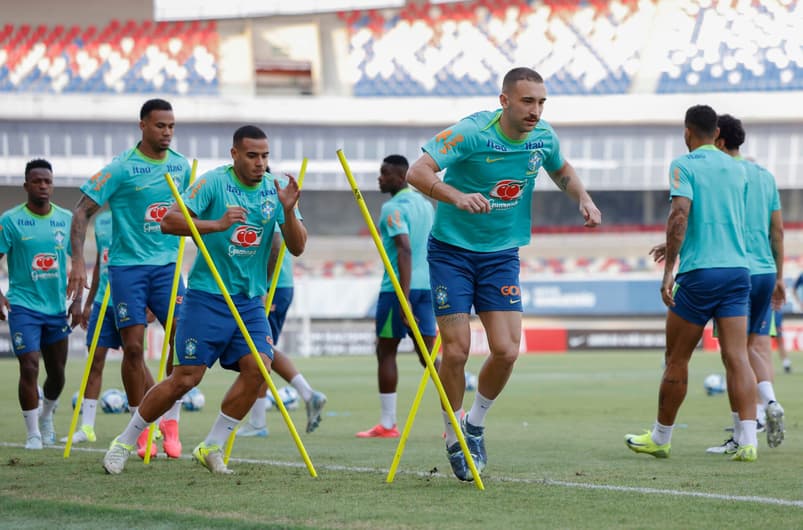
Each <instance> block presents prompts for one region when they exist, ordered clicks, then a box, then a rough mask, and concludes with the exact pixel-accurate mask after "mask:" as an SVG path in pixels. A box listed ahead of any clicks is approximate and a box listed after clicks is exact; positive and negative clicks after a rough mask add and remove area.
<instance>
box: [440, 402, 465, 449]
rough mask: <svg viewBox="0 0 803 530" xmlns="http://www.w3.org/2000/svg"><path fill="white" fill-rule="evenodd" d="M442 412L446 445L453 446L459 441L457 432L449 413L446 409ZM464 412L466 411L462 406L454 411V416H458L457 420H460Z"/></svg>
mask: <svg viewBox="0 0 803 530" xmlns="http://www.w3.org/2000/svg"><path fill="white" fill-rule="evenodd" d="M441 414H443V427H444V430H445V431H446V447H451V446H452V445H454V443H455V442H456V441H457V434H456V433H455V430H454V426H453V425H452V421H451V420H450V419H449V414H448V413H447V412H446V411H445V410H442V411H441ZM463 414H465V412H464V411H463V409H462V408H461V409H460V410H456V411H454V417H455V418H457V421H460V418H462V417H463Z"/></svg>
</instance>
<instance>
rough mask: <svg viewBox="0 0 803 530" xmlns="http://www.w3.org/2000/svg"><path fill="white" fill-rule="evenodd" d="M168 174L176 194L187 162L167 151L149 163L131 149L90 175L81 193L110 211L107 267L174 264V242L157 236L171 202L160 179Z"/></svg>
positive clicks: (184, 180) (184, 183) (181, 186)
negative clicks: (110, 225) (162, 156)
mask: <svg viewBox="0 0 803 530" xmlns="http://www.w3.org/2000/svg"><path fill="white" fill-rule="evenodd" d="M166 173H170V176H171V177H172V178H173V182H175V184H176V187H177V188H178V189H179V191H182V190H184V189H185V188H186V187H187V184H188V183H189V179H190V165H189V163H188V162H187V159H186V158H184V157H183V156H181V155H180V154H178V153H176V152H175V151H172V150H168V151H167V156H166V157H165V159H164V160H153V159H150V158H148V157H146V156H145V155H143V154H142V153H141V152H140V150H139V149H138V148H136V147H135V148H133V149H130V150H128V151H126V152H125V153H123V154H121V155H120V156H118V157H117V158H115V159H114V160H113V161H112V162H111V163H110V164H109V165H107V166H106V167H104V168H103V169H101V170H100V172H98V173H96V174H95V175H94V176H93V177H92V178H90V179H89V181H88V182H86V183H85V184H84V185H83V186H81V191H82V192H84V194H86V196H87V197H89V198H90V199H92V200H93V201H95V202H96V203H98V204H99V205H101V206H103V205H104V204H105V203H106V202H108V203H109V208H110V209H111V211H112V230H113V231H114V234H115V237H114V239H113V241H112V246H111V251H110V259H109V265H115V266H117V265H167V264H168V263H175V261H176V256H177V254H178V243H179V238H178V237H176V236H173V235H166V234H162V231H161V228H160V227H159V223H160V222H161V220H162V217H164V214H165V213H167V210H168V209H169V208H170V206H171V205H172V204H173V202H174V200H173V194H172V193H171V192H170V187H169V186H168V185H167V182H166V181H165V174H166Z"/></svg>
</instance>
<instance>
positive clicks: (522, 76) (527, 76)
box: [502, 66, 544, 92]
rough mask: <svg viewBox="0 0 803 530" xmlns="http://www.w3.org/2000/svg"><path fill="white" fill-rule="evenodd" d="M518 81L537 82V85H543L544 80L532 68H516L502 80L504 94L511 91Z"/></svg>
mask: <svg viewBox="0 0 803 530" xmlns="http://www.w3.org/2000/svg"><path fill="white" fill-rule="evenodd" d="M518 81H535V82H536V83H543V82H544V78H543V77H541V74H539V73H538V72H536V71H535V70H533V69H532V68H527V67H524V66H521V67H519V68H514V69H513V70H511V71H509V72H508V73H506V74H505V78H504V79H503V80H502V92H506V91H508V90H510V89H511V88H512V87H513V85H515V84H516V83H517V82H518Z"/></svg>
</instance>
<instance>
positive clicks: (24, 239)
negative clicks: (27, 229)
mask: <svg viewBox="0 0 803 530" xmlns="http://www.w3.org/2000/svg"><path fill="white" fill-rule="evenodd" d="M31 239H33V236H22V240H23V241H28V240H31Z"/></svg>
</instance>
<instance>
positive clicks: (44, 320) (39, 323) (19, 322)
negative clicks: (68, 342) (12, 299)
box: [8, 305, 72, 357]
mask: <svg viewBox="0 0 803 530" xmlns="http://www.w3.org/2000/svg"><path fill="white" fill-rule="evenodd" d="M71 331H72V330H71V329H70V325H69V324H68V323H67V313H66V312H65V313H62V314H60V315H46V314H44V313H40V312H39V311H33V310H32V309H28V308H26V307H22V306H21V305H12V306H11V311H9V312H8V332H9V334H10V335H11V344H12V348H13V349H14V355H16V356H18V357H19V356H20V355H25V354H26V353H29V352H32V351H38V352H41V351H42V347H43V346H48V345H50V344H53V343H54V342H58V341H60V340H62V339H66V338H67V336H68V335H69V334H70V332H71Z"/></svg>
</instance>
